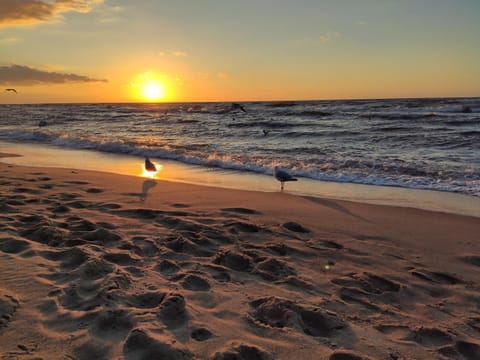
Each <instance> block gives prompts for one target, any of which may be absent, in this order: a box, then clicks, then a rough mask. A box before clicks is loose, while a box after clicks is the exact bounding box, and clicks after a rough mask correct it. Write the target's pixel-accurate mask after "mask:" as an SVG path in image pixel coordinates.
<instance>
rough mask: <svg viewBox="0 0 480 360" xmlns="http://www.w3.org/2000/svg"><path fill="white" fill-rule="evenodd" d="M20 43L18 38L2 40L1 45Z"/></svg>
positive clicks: (0, 39)
mask: <svg viewBox="0 0 480 360" xmlns="http://www.w3.org/2000/svg"><path fill="white" fill-rule="evenodd" d="M17 41H20V39H18V38H0V44H13V43H15V42H17Z"/></svg>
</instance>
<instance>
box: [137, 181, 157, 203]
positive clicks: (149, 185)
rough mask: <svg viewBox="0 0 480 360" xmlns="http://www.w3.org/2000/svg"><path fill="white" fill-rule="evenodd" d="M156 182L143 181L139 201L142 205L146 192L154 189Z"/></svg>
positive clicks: (145, 198)
mask: <svg viewBox="0 0 480 360" xmlns="http://www.w3.org/2000/svg"><path fill="white" fill-rule="evenodd" d="M156 185H157V182H156V181H155V180H144V181H143V184H142V193H141V194H140V201H141V202H142V203H143V202H145V200H147V196H148V191H149V190H150V189H151V188H153V187H155V186H156Z"/></svg>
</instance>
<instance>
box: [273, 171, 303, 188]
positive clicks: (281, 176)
mask: <svg viewBox="0 0 480 360" xmlns="http://www.w3.org/2000/svg"><path fill="white" fill-rule="evenodd" d="M275 179H277V180H278V181H280V184H281V187H280V190H281V191H283V184H284V183H285V182H287V181H297V180H298V179H297V178H294V177H293V176H292V175H290V174H289V173H287V172H286V171H284V170H281V169H280V168H279V167H278V166H275Z"/></svg>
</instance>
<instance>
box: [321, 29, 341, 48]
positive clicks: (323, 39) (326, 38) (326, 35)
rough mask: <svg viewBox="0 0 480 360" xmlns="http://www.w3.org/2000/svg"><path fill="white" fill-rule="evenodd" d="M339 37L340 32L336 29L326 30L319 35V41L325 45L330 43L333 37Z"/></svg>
mask: <svg viewBox="0 0 480 360" xmlns="http://www.w3.org/2000/svg"><path fill="white" fill-rule="evenodd" d="M339 37H340V33H339V32H338V31H331V30H328V31H327V32H326V33H324V34H322V35H320V37H319V40H320V43H322V44H324V45H326V44H330V43H332V42H333V41H334V40H335V39H338V38H339Z"/></svg>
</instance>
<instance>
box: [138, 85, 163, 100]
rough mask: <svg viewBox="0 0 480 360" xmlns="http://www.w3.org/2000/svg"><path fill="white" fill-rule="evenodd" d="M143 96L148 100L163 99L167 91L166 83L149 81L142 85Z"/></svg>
mask: <svg viewBox="0 0 480 360" xmlns="http://www.w3.org/2000/svg"><path fill="white" fill-rule="evenodd" d="M141 93H142V97H143V98H144V99H145V100H147V101H155V100H162V99H163V98H165V96H166V94H167V91H166V89H165V85H163V84H162V83H160V82H157V81H149V82H147V83H145V84H144V85H143V86H142V90H141Z"/></svg>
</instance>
